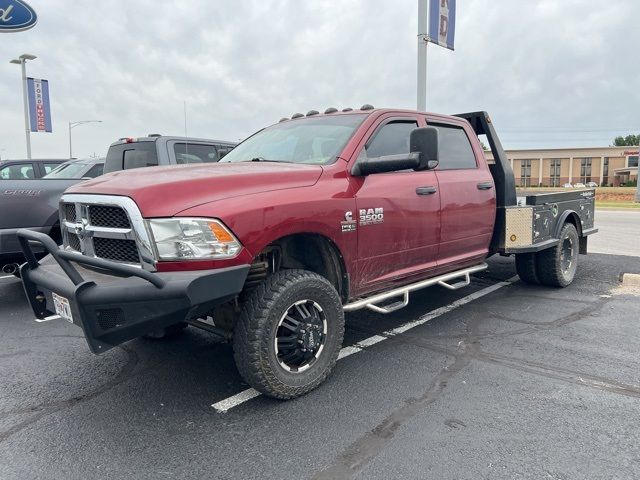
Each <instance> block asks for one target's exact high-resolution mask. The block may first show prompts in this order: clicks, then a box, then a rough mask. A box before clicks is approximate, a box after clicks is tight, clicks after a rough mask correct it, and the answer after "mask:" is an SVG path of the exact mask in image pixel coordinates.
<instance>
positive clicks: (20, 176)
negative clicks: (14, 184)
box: [0, 163, 35, 180]
mask: <svg viewBox="0 0 640 480" xmlns="http://www.w3.org/2000/svg"><path fill="white" fill-rule="evenodd" d="M0 178H1V179H2V180H31V179H33V178H35V173H34V170H33V164H32V163H21V164H18V165H7V166H6V167H3V168H2V169H0Z"/></svg>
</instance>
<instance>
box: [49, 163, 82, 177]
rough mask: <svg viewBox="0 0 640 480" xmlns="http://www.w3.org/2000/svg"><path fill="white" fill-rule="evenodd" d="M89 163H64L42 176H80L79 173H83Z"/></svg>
mask: <svg viewBox="0 0 640 480" xmlns="http://www.w3.org/2000/svg"><path fill="white" fill-rule="evenodd" d="M88 165H89V164H88V163H82V162H68V163H63V164H62V165H60V166H59V167H58V168H56V169H54V170H52V171H51V172H50V173H48V174H47V175H45V176H44V177H42V178H78V175H79V174H80V175H81V174H82V172H84V171H85V170H86V169H87V166H88Z"/></svg>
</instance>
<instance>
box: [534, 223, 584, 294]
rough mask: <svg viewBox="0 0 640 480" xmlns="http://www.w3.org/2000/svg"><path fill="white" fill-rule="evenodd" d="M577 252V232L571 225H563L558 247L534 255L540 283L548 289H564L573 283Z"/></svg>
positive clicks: (576, 266)
mask: <svg viewBox="0 0 640 480" xmlns="http://www.w3.org/2000/svg"><path fill="white" fill-rule="evenodd" d="M578 250H579V238H578V231H577V230H576V227H575V226H573V224H571V223H565V224H564V226H563V227H562V230H561V231H560V242H559V243H558V245H556V246H555V247H553V248H549V249H547V250H542V251H541V252H538V254H537V255H536V268H537V273H538V278H539V279H540V283H542V284H543V285H548V286H550V287H566V286H567V285H569V284H570V283H571V282H573V279H574V277H575V276H576V270H577V268H578Z"/></svg>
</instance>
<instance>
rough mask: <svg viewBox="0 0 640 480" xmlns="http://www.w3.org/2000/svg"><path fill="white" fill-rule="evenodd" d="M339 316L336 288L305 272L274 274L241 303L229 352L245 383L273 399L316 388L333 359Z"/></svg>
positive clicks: (338, 343)
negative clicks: (232, 355) (232, 353)
mask: <svg viewBox="0 0 640 480" xmlns="http://www.w3.org/2000/svg"><path fill="white" fill-rule="evenodd" d="M343 337H344V313H343V311H342V303H341V301H340V296H339V295H338V292H336V290H335V288H334V287H333V286H332V285H331V284H330V283H329V282H328V281H327V280H326V279H325V278H324V277H321V276H320V275H317V274H315V273H312V272H309V271H306V270H283V271H280V272H276V273H275V274H273V275H272V276H271V277H269V278H268V279H267V280H265V282H264V283H263V284H262V285H260V286H259V287H258V288H256V289H255V290H254V291H253V292H251V293H250V294H249V295H248V297H247V298H246V300H245V301H244V303H243V305H242V308H241V314H240V318H239V320H238V323H237V324H236V326H235V330H234V337H233V350H234V357H235V361H236V365H237V367H238V370H239V371H240V374H241V375H242V377H243V378H244V379H245V381H246V382H247V383H248V384H249V385H251V386H252V387H254V388H255V389H256V390H259V391H260V392H262V393H264V394H266V395H268V396H270V397H274V398H279V399H289V398H294V397H298V396H300V395H304V394H305V393H307V392H309V391H311V390H313V389H314V388H316V387H317V386H318V385H320V384H321V383H322V382H323V381H324V380H325V379H326V378H327V376H328V375H329V373H330V372H331V370H332V368H333V366H334V365H335V363H336V360H337V358H338V353H339V352H340V347H341V346H342V339H343Z"/></svg>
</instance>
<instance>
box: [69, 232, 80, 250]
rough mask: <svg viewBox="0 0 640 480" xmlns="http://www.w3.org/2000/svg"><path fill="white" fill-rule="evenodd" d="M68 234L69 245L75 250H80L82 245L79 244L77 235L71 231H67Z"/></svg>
mask: <svg viewBox="0 0 640 480" xmlns="http://www.w3.org/2000/svg"><path fill="white" fill-rule="evenodd" d="M68 235H69V246H70V247H71V248H72V249H73V250H75V251H76V252H81V251H82V246H81V245H80V239H79V238H78V235H76V234H75V233H71V232H69V233H68Z"/></svg>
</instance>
